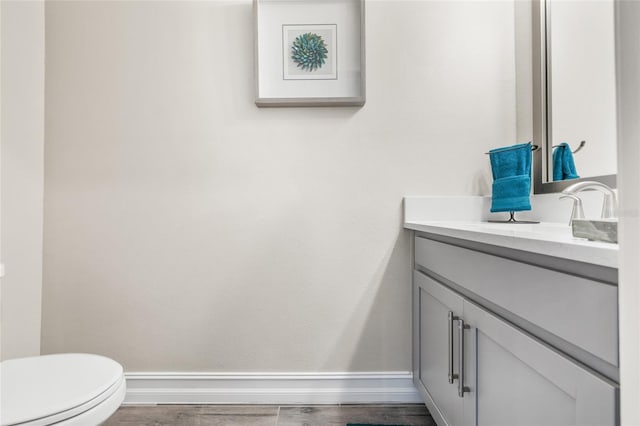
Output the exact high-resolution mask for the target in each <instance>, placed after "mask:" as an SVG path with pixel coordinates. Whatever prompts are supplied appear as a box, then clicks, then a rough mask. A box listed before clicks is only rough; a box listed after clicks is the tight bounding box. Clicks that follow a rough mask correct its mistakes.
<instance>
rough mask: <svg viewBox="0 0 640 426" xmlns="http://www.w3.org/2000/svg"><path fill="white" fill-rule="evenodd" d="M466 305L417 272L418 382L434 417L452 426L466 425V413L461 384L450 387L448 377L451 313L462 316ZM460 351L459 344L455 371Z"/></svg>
mask: <svg viewBox="0 0 640 426" xmlns="http://www.w3.org/2000/svg"><path fill="white" fill-rule="evenodd" d="M462 306H463V303H462V298H461V297H460V296H458V295H457V294H455V293H454V292H452V291H451V290H449V289H447V288H445V287H444V286H442V285H441V284H439V283H437V282H436V281H434V280H432V279H431V278H429V277H427V276H426V275H424V274H422V273H420V272H417V271H414V340H413V341H414V381H415V382H416V385H417V386H418V388H419V389H420V390H421V392H422V393H423V396H426V399H427V405H428V406H429V410H430V411H431V412H432V415H433V416H434V418H436V419H437V420H439V423H444V424H447V425H450V426H454V425H456V426H458V425H462V423H463V411H462V400H461V399H460V398H458V396H457V393H456V386H457V384H456V383H457V382H456V381H454V383H453V384H450V383H449V378H448V373H449V350H450V347H449V320H448V314H449V312H452V313H453V315H455V316H459V315H460V314H461V313H462ZM454 323H455V322H454ZM454 325H455V324H454ZM453 330H454V339H453V342H457V334H455V333H457V327H454V328H453ZM457 352H458V351H457V344H456V345H454V348H453V350H452V352H451V353H452V354H453V355H455V357H454V359H453V364H452V365H453V366H454V367H455V370H454V372H457V366H458V357H457ZM424 394H426V395H424Z"/></svg>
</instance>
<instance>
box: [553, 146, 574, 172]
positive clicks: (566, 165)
mask: <svg viewBox="0 0 640 426" xmlns="http://www.w3.org/2000/svg"><path fill="white" fill-rule="evenodd" d="M579 177H580V176H578V172H577V171H576V164H575V162H574V161H573V152H571V147H570V146H569V144H568V143H566V142H562V143H561V144H560V145H558V146H556V147H555V148H554V149H553V180H554V181H556V180H566V179H578V178H579Z"/></svg>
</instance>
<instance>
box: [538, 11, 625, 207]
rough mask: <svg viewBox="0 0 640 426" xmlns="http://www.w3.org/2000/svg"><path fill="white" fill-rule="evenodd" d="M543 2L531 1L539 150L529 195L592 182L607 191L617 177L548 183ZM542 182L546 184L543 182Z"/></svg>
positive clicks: (547, 87)
mask: <svg viewBox="0 0 640 426" xmlns="http://www.w3.org/2000/svg"><path fill="white" fill-rule="evenodd" d="M546 1H547V0H532V38H531V40H532V46H531V47H532V49H531V51H532V55H533V57H532V64H533V73H532V74H533V144H534V145H538V146H539V147H540V148H539V149H536V150H535V151H533V193H534V194H548V193H555V192H561V191H562V190H563V189H565V188H566V187H568V186H569V185H573V184H574V183H576V182H582V181H596V182H601V183H604V184H605V185H608V186H609V187H611V188H615V187H616V184H617V175H615V174H614V175H602V176H594V177H587V178H579V179H570V180H563V181H551V180H550V179H549V167H548V165H549V164H551V163H552V158H553V154H552V147H551V146H550V145H551V138H550V137H549V135H550V133H551V125H552V124H551V122H550V121H551V120H550V118H551V117H550V116H551V105H549V104H548V102H549V101H550V98H551V82H550V81H549V73H548V69H547V52H548V50H549V49H550V46H549V43H550V40H549V38H548V37H547V22H548V19H549V16H548V13H549V12H548V9H547V7H546ZM545 180H546V182H545Z"/></svg>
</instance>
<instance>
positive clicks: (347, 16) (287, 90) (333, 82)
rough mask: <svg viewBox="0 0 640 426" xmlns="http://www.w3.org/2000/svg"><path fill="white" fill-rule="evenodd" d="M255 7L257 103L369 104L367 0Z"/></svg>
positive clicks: (259, 3) (307, 0)
mask: <svg viewBox="0 0 640 426" xmlns="http://www.w3.org/2000/svg"><path fill="white" fill-rule="evenodd" d="M253 7H254V17H255V35H256V37H255V53H256V105H258V106H261V107H262V106H335V105H345V106H362V105H364V102H365V81H364V64H365V60H364V0H341V1H336V2H333V1H332V2H329V1H326V0H254V4H253Z"/></svg>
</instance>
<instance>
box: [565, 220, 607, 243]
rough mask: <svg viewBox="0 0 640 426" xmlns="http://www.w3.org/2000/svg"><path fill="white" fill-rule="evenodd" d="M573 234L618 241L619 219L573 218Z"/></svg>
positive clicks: (604, 240)
mask: <svg viewBox="0 0 640 426" xmlns="http://www.w3.org/2000/svg"><path fill="white" fill-rule="evenodd" d="M571 230H572V232H573V236H574V237H577V238H586V239H588V240H591V241H603V242H606V243H617V242H618V221H617V220H615V219H599V220H587V219H573V223H572V225H571Z"/></svg>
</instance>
